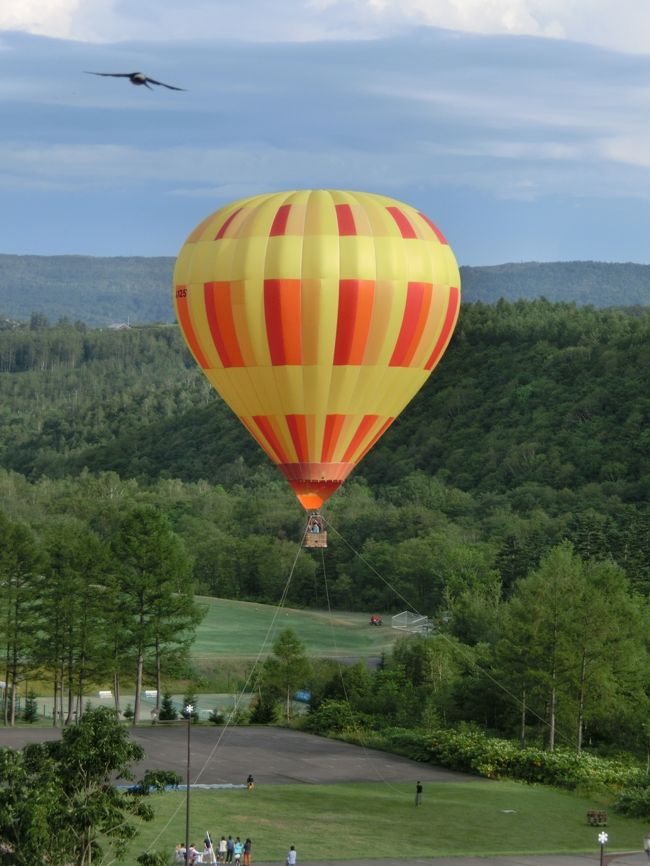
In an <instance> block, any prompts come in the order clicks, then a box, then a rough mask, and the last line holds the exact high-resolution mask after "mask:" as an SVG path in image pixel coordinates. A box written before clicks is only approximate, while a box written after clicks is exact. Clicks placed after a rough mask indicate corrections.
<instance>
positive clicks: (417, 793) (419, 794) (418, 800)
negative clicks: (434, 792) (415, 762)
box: [415, 782, 422, 806]
mask: <svg viewBox="0 0 650 866" xmlns="http://www.w3.org/2000/svg"><path fill="white" fill-rule="evenodd" d="M421 804H422V782H416V783H415V805H416V806H420V805H421Z"/></svg>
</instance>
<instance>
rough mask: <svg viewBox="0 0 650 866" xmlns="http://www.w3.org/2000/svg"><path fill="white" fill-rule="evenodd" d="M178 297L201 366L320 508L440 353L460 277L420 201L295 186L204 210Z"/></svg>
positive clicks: (187, 247)
mask: <svg viewBox="0 0 650 866" xmlns="http://www.w3.org/2000/svg"><path fill="white" fill-rule="evenodd" d="M174 303H175V309H176V316H177V318H178V322H179V324H180V327H181V330H182V332H183V335H184V337H185V340H186V341H187V344H188V346H189V348H190V350H191V352H192V354H193V355H194V358H195V359H196V361H197V363H198V364H199V365H200V366H201V368H202V369H203V372H204V373H205V375H206V376H207V377H208V379H209V380H210V382H211V383H212V385H213V386H214V388H215V389H216V390H217V391H218V392H219V394H220V395H221V397H222V398H223V399H224V400H225V402H226V403H227V404H228V405H229V406H230V408H231V409H232V410H233V412H234V413H235V414H236V415H237V416H238V417H239V419H240V421H241V422H242V423H243V424H244V426H245V427H246V428H247V429H248V431H249V432H250V434H251V435H252V436H253V437H254V438H255V439H256V440H257V442H258V443H259V444H260V445H261V447H262V448H263V449H264V451H265V452H266V453H267V454H268V456H269V457H270V458H271V460H272V461H273V462H274V463H275V464H276V465H277V466H278V467H279V469H280V470H281V471H282V472H283V473H284V475H285V477H286V478H287V480H288V482H289V484H290V485H291V487H292V488H293V490H294V491H295V493H296V495H297V497H298V499H299V501H300V502H301V504H302V505H303V507H304V508H306V509H316V508H319V507H320V505H321V504H322V503H323V502H324V501H325V500H326V499H328V498H329V497H330V496H331V495H332V493H334V491H335V490H336V489H337V488H338V487H339V486H340V484H341V483H342V482H343V481H344V479H345V478H346V477H347V476H348V475H349V473H350V472H351V471H352V469H353V468H354V467H355V466H356V464H357V463H358V462H359V461H360V460H361V459H362V457H363V456H364V455H365V454H366V452H367V451H368V450H369V449H370V448H371V447H372V446H373V445H374V443H375V442H376V441H377V440H378V439H379V437H380V436H381V435H382V434H383V433H384V432H385V431H386V430H387V429H388V427H389V426H390V425H391V423H392V422H393V421H394V420H395V418H396V416H397V415H398V414H399V412H401V410H402V409H403V408H404V406H406V404H407V403H408V402H409V400H411V398H412V397H413V396H414V394H415V393H416V392H417V391H418V390H419V388H420V387H421V386H422V385H423V384H424V382H425V381H426V379H427V378H428V377H429V375H430V374H431V371H432V370H433V369H434V367H435V366H436V364H437V363H438V361H439V360H440V358H441V357H442V354H443V352H444V351H445V349H446V347H447V344H448V343H449V340H450V338H451V335H452V332H453V329H454V326H455V323H456V319H457V316H458V309H459V305H460V277H459V273H458V266H457V264H456V260H455V258H454V255H453V253H452V252H451V249H450V248H449V245H448V244H447V242H446V240H445V238H444V237H443V235H442V234H441V232H440V231H439V230H438V229H437V228H436V226H435V225H434V224H433V223H432V222H431V221H430V220H429V219H428V218H427V217H426V216H424V215H423V214H422V213H420V212H419V211H417V210H416V209H415V208H412V207H410V206H409V205H406V204H403V203H402V202H399V201H396V200H394V199H391V198H386V197H385V196H379V195H374V194H370V193H360V192H345V191H342V190H298V191H295V192H283V193H271V194H267V195H258V196H254V197H252V198H247V199H242V200H240V201H236V202H233V203H232V204H229V205H226V206H225V207H222V208H221V209H219V210H217V211H216V212H215V213H213V214H211V215H210V216H208V217H207V218H206V219H205V220H203V222H201V223H200V225H198V226H197V228H195V229H194V231H193V232H192V233H191V234H190V236H189V237H188V239H187V240H186V242H185V244H184V246H183V247H182V249H181V251H180V253H179V255H178V259H177V261H176V267H175V270H174Z"/></svg>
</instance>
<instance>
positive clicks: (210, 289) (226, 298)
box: [204, 282, 244, 367]
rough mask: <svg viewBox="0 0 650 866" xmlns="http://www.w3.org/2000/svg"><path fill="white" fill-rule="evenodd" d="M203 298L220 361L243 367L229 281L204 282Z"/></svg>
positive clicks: (228, 364)
mask: <svg viewBox="0 0 650 866" xmlns="http://www.w3.org/2000/svg"><path fill="white" fill-rule="evenodd" d="M204 298H205V311H206V314H207V318H208V325H209V327H210V333H211V334H212V339H213V340H214V345H215V348H216V350H217V352H218V353H219V357H220V358H221V363H222V364H223V366H224V367H243V366H244V359H243V357H242V353H241V349H240V348H239V341H238V339H237V331H236V330H235V322H234V320H233V315H232V285H231V284H230V283H229V282H213V283H206V284H205V286H204Z"/></svg>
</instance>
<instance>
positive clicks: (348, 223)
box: [335, 204, 357, 237]
mask: <svg viewBox="0 0 650 866" xmlns="http://www.w3.org/2000/svg"><path fill="white" fill-rule="evenodd" d="M335 210H336V219H337V221H338V225H339V235H342V236H344V237H348V236H350V235H356V233H357V226H356V224H355V222H354V215H353V213H352V208H351V207H350V205H349V204H337V205H335Z"/></svg>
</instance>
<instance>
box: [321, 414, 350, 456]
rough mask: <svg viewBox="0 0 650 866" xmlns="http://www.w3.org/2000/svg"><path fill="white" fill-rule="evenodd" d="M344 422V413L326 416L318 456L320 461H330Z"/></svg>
mask: <svg viewBox="0 0 650 866" xmlns="http://www.w3.org/2000/svg"><path fill="white" fill-rule="evenodd" d="M344 422H345V415H328V416H327V417H326V419H325V432H324V434H323V450H322V452H321V457H320V459H321V462H322V463H331V461H332V457H333V455H334V449H335V448H336V446H337V444H338V441H339V436H340V435H341V430H342V428H343V424H344Z"/></svg>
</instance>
